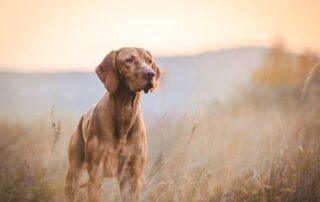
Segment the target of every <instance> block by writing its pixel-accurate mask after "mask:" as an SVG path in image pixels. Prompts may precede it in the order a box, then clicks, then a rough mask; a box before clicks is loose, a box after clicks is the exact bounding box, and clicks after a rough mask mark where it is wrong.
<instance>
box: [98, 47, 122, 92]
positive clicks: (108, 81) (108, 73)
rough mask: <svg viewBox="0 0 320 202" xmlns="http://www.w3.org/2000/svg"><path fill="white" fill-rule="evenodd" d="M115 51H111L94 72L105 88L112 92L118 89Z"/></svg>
mask: <svg viewBox="0 0 320 202" xmlns="http://www.w3.org/2000/svg"><path fill="white" fill-rule="evenodd" d="M116 56H117V51H111V52H110V53H109V54H108V55H107V56H106V57H105V58H104V59H103V61H102V62H101V63H100V65H99V66H98V67H97V68H96V74H97V76H98V77H99V79H100V80H101V82H102V83H103V84H104V86H105V87H106V89H107V90H108V91H109V92H110V93H113V92H115V91H116V90H117V89H118V85H119V78H118V73H117V70H116V65H115V63H116Z"/></svg>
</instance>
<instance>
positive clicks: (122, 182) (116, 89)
mask: <svg viewBox="0 0 320 202" xmlns="http://www.w3.org/2000/svg"><path fill="white" fill-rule="evenodd" d="M96 74H97V75H98V77H99V79H100V80H101V81H102V83H103V84H104V86H105V87H106V89H107V90H108V91H109V93H106V94H105V95H104V97H103V98H102V99H101V100H100V101H99V102H98V104H97V105H96V106H95V107H94V108H93V109H92V110H90V111H88V112H87V113H86V114H84V115H83V116H82V117H81V119H80V122H79V124H78V128H77V130H76V131H75V132H74V133H73V135H72V137H71V140H70V145H69V152H68V156H69V167H68V172H67V176H66V184H65V196H66V200H67V201H73V200H74V196H75V193H76V190H77V187H78V178H79V176H80V174H81V172H82V171H83V170H84V168H86V169H87V171H88V174H89V181H88V183H87V188H88V197H89V201H100V200H101V191H100V186H101V182H102V179H103V177H116V178H117V180H118V182H119V186H120V190H121V196H122V200H123V201H138V200H139V192H140V190H141V180H142V173H143V170H144V166H145V163H146V158H147V150H146V149H147V148H146V146H147V139H146V130H145V126H144V122H143V119H142V115H141V111H140V105H139V102H140V92H141V91H142V90H143V91H144V92H146V93H147V92H149V91H152V90H153V89H154V88H156V86H157V80H158V78H159V76H160V71H159V68H158V67H157V66H156V64H155V62H154V59H153V57H152V55H151V54H150V53H149V52H148V51H146V50H144V49H142V48H122V49H120V50H117V51H111V52H110V53H109V54H108V55H107V56H106V57H105V58H104V60H103V61H102V63H101V64H100V65H99V66H98V67H97V68H96Z"/></svg>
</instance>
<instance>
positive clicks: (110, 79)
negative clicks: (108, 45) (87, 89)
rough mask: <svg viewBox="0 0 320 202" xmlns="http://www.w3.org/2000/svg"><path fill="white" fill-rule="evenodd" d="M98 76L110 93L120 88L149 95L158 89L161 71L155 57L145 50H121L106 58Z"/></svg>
mask: <svg viewBox="0 0 320 202" xmlns="http://www.w3.org/2000/svg"><path fill="white" fill-rule="evenodd" d="M96 74H97V75H98V77H99V79H100V80H101V81H102V83H103V84H104V86H105V87H106V89H107V90H108V91H109V92H110V93H114V92H115V91H117V89H118V88H119V87H120V86H126V87H127V88H128V89H129V90H130V91H131V92H140V91H142V90H143V91H144V92H145V93H148V92H149V91H152V90H153V89H155V88H156V87H157V85H158V79H159V76H160V70H159V67H158V66H157V65H156V64H155V60H154V58H153V56H152V55H151V54H150V53H149V52H148V51H146V50H144V49H143V48H121V49H119V50H114V51H111V52H110V53H109V54H108V55H107V56H106V57H105V58H104V60H103V61H102V62H101V64H100V65H99V66H98V67H97V68H96Z"/></svg>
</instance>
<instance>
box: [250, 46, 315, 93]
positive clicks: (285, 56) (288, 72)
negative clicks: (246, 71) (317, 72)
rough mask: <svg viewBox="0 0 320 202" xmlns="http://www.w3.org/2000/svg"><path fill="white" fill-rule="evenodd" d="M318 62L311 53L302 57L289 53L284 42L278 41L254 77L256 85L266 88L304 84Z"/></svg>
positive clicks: (301, 55)
mask: <svg viewBox="0 0 320 202" xmlns="http://www.w3.org/2000/svg"><path fill="white" fill-rule="evenodd" d="M316 61H317V57H316V56H315V55H314V54H312V53H311V52H309V51H306V52H304V53H303V54H300V55H294V54H290V53H288V52H287V50H286V48H285V45H284V43H283V42H282V41H277V42H276V43H275V44H274V45H273V47H272V48H271V50H270V52H269V53H268V54H267V55H266V57H265V59H264V61H263V63H262V65H261V67H260V68H258V69H257V70H256V71H255V72H254V73H253V75H252V80H253V82H254V83H255V84H259V85H266V86H273V87H279V86H285V85H291V86H296V85H300V84H302V83H303V82H304V80H305V78H306V76H307V75H308V73H309V72H310V71H311V69H312V68H313V66H314V65H315V63H316Z"/></svg>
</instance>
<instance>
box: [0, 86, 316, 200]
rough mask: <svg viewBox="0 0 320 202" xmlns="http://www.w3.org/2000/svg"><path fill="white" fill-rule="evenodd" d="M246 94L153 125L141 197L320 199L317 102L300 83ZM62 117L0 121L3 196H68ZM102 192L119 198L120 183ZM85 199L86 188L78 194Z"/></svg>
mask: <svg viewBox="0 0 320 202" xmlns="http://www.w3.org/2000/svg"><path fill="white" fill-rule="evenodd" d="M241 97H243V96H240V97H238V98H233V99H232V102H229V103H212V104H211V105H209V106H203V107H201V108H199V109H198V110H197V112H196V113H192V112H189V113H186V114H185V115H183V116H182V117H179V119H176V120H173V119H171V118H170V116H164V117H162V118H159V120H158V121H157V122H156V124H155V125H154V126H152V127H149V162H148V166H147V169H146V172H145V179H144V189H143V193H142V200H143V201H319V200H320V196H319V193H320V187H319V182H320V169H319V163H320V162H319V152H320V138H319V135H320V115H319V113H317V111H316V110H315V109H317V106H316V105H317V103H315V102H312V103H310V102H309V101H308V99H304V101H303V103H301V102H300V99H299V92H298V91H296V90H295V89H277V90H275V89H262V88H253V89H250V91H249V94H247V95H246V96H245V98H241ZM60 122H61V125H60V124H59V127H58V128H57V127H56V126H57V123H58V122H57V120H56V118H55V120H53V121H52V120H42V121H40V122H39V123H36V124H34V125H28V126H22V125H21V123H19V124H17V123H8V122H6V121H5V120H2V121H0V131H1V133H2V134H1V143H0V151H1V152H0V161H1V167H0V201H61V200H62V198H63V180H64V174H65V169H66V143H67V141H68V139H69V136H70V134H71V128H72V126H74V125H75V124H74V123H72V124H70V121H62V120H61V121H60ZM52 123H55V124H54V126H55V127H53V128H51V125H52ZM68 127H69V128H68ZM57 131H58V132H59V135H58V136H57V135H56V134H57ZM52 134H54V136H53V135H52ZM60 134H61V135H60ZM58 137H60V138H59V139H58ZM53 145H54V149H53V150H52V148H53ZM84 180H85V179H84ZM103 197H104V199H106V200H107V199H108V200H109V201H119V190H118V187H117V185H116V183H115V182H114V181H112V182H107V183H105V184H104V186H103ZM85 198H86V196H85V189H81V190H80V194H79V196H78V200H79V201H83V200H84V199H85Z"/></svg>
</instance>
